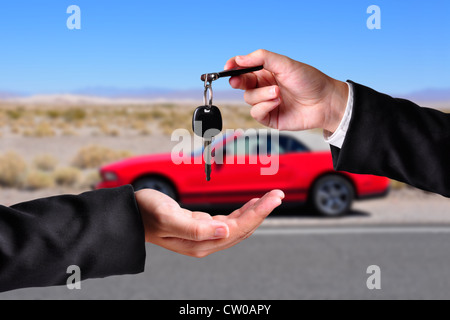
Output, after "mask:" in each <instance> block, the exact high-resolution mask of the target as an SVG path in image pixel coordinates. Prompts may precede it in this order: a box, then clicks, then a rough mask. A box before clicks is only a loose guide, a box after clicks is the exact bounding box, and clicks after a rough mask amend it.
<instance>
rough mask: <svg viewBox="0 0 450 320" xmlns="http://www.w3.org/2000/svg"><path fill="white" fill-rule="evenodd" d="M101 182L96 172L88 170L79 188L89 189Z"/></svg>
mask: <svg viewBox="0 0 450 320" xmlns="http://www.w3.org/2000/svg"><path fill="white" fill-rule="evenodd" d="M101 180H102V178H101V177H100V173H99V172H98V170H89V171H88V172H87V173H86V174H85V175H84V177H83V179H82V180H81V182H80V187H81V188H83V189H90V188H92V187H94V186H95V185H96V184H97V183H99V182H100V181H101Z"/></svg>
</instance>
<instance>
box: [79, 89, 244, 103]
mask: <svg viewBox="0 0 450 320" xmlns="http://www.w3.org/2000/svg"><path fill="white" fill-rule="evenodd" d="M71 93H72V94H76V95H83V96H95V97H104V98H116V99H117V98H118V99H140V100H141V99H145V100H147V99H150V100H202V99H203V89H202V88H200V89H191V90H170V89H160V88H141V89H120V88H114V87H90V88H85V89H82V90H77V91H74V92H71ZM213 93H214V99H217V100H230V101H234V100H242V99H243V93H242V92H240V91H238V90H214V92H213Z"/></svg>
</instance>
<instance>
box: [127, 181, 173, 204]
mask: <svg viewBox="0 0 450 320" xmlns="http://www.w3.org/2000/svg"><path fill="white" fill-rule="evenodd" d="M133 187H134V190H136V191H138V190H142V189H153V190H156V191H159V192H161V193H164V194H166V195H168V196H169V197H171V198H172V199H176V197H177V194H176V192H175V189H174V188H173V186H172V185H171V184H170V183H169V182H167V181H166V180H164V179H161V178H157V177H145V178H140V179H138V180H136V182H134V183H133Z"/></svg>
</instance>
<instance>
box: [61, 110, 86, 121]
mask: <svg viewBox="0 0 450 320" xmlns="http://www.w3.org/2000/svg"><path fill="white" fill-rule="evenodd" d="M63 118H64V119H66V121H68V122H72V121H77V120H84V119H85V118H86V111H84V110H83V109H80V108H74V109H69V110H66V111H65V112H64V113H63Z"/></svg>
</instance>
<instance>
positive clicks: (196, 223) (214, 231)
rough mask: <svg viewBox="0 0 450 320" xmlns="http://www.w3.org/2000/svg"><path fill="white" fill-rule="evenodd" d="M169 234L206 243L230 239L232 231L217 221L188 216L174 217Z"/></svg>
mask: <svg viewBox="0 0 450 320" xmlns="http://www.w3.org/2000/svg"><path fill="white" fill-rule="evenodd" d="M169 225H170V227H169V228H168V230H167V233H168V234H169V236H170V237H175V238H180V239H185V240H192V241H204V240H213V239H222V238H228V236H229V234H230V231H229V228H228V225H227V224H226V223H224V222H221V221H216V220H201V219H194V218H192V217H187V216H177V217H173V218H172V221H170V223H169Z"/></svg>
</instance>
